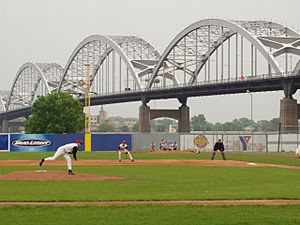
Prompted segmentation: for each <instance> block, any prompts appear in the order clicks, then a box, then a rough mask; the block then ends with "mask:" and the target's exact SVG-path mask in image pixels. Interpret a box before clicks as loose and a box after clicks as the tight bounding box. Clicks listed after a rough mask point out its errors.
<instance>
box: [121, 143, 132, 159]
mask: <svg viewBox="0 0 300 225" xmlns="http://www.w3.org/2000/svg"><path fill="white" fill-rule="evenodd" d="M122 153H124V154H126V155H128V156H129V158H130V159H131V162H134V159H133V157H132V155H131V154H130V151H129V150H128V146H127V144H126V141H125V140H122V143H121V144H119V162H121V160H122Z"/></svg>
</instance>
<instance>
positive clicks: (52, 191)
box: [0, 165, 300, 201]
mask: <svg viewBox="0 0 300 225" xmlns="http://www.w3.org/2000/svg"><path fill="white" fill-rule="evenodd" d="M37 168H38V167H37ZM16 169H17V170H24V169H30V167H17V168H16V167H5V172H6V173H7V172H9V170H12V171H14V170H16ZM31 169H32V167H31ZM51 169H59V170H64V171H65V169H66V168H65V167H51ZM1 170H2V168H0V173H1V174H2V172H3V171H1ZM74 170H75V171H76V172H78V173H89V174H96V175H101V176H121V177H125V178H126V180H122V181H4V180H2V181H0V201H112V200H132V201H133V200H210V199H215V200H218V199H224V200H229V199H300V195H299V189H297V188H296V187H300V173H299V171H297V170H288V169H279V168H259V167H255V168H233V167H193V166H170V165H165V166H99V167H88V166H78V167H76V168H74ZM70 187H71V188H70Z"/></svg>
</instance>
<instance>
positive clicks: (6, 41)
mask: <svg viewBox="0 0 300 225" xmlns="http://www.w3.org/2000/svg"><path fill="white" fill-rule="evenodd" d="M299 8H300V1H295V0H285V1H279V0H272V1H271V0H264V1H262V0H249V1H243V0H227V1H225V0H214V1H202V0H185V1H174V0H149V1H144V0H118V1H116V0H109V1H102V0H82V1H80V0H26V1H24V0H0V68H1V74H0V77H1V82H0V90H8V89H10V88H11V86H12V83H13V79H14V78H15V75H16V73H17V71H18V69H19V68H20V67H21V66H22V65H23V64H24V63H25V62H56V63H59V64H60V65H62V66H65V64H66V62H67V60H68V58H69V56H70V55H71V53H72V51H73V50H74V49H75V47H76V46H77V45H78V44H79V43H80V42H81V41H82V40H83V39H84V38H86V37H87V36H90V35H92V34H101V35H136V36H139V37H142V38H144V39H145V40H147V41H149V42H150V43H152V44H153V45H154V46H155V47H156V48H157V49H158V50H159V51H160V52H161V53H162V52H163V50H164V49H165V48H166V47H167V45H168V44H169V43H170V42H171V40H172V39H173V38H174V37H175V36H176V35H177V34H178V33H179V32H181V31H182V30H183V29H184V28H185V27H187V26H189V25H190V24H191V23H194V22H196V21H198V20H201V19H206V18H221V19H222V18H224V19H232V20H243V19H246V20H256V19H272V20H276V21H279V22H282V23H284V24H288V25H289V26H291V27H293V28H295V29H296V30H300V14H299ZM282 96H283V93H282V92H272V93H270V92H268V93H255V94H253V111H254V114H253V118H254V120H255V121H257V120H263V119H266V120H270V119H272V118H274V117H278V116H279V102H280V99H281V98H282ZM294 97H295V98H297V99H298V98H299V93H298V92H297V93H296V95H295V96H294ZM140 104H141V103H140V102H135V103H126V104H115V105H108V106H104V109H105V110H107V111H108V115H109V116H118V115H119V116H123V117H138V106H139V105H140ZM124 105H126V106H130V107H126V108H127V109H128V108H129V109H130V110H126V111H125V110H124V107H123V106H124ZM188 105H189V106H190V114H191V116H193V115H197V114H200V113H201V114H204V115H205V116H206V118H207V120H208V121H210V122H225V121H232V120H233V119H234V118H241V117H248V118H250V95H249V94H239V95H226V96H211V97H199V98H190V99H188ZM150 106H151V108H155V109H160V108H170V109H172V108H173V109H175V108H177V107H178V106H179V104H178V102H177V101H176V100H172V101H171V103H170V102H168V101H151V102H150ZM220 108H222V110H219V109H220ZM97 110H98V109H93V111H92V112H94V113H95V112H96V111H97Z"/></svg>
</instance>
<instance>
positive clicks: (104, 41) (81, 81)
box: [58, 35, 160, 94]
mask: <svg viewBox="0 0 300 225" xmlns="http://www.w3.org/2000/svg"><path fill="white" fill-rule="evenodd" d="M137 48H138V49H137ZM115 53H116V54H117V55H118V56H119V61H118V62H116V56H115ZM159 57H160V54H159V53H158V51H156V50H155V48H154V47H153V46H152V45H151V44H150V43H148V42H146V41H145V40H143V39H141V38H138V37H135V36H103V35H92V36H89V37H87V38H85V39H84V40H83V41H82V42H81V43H80V44H79V45H78V46H77V47H76V48H75V49H74V51H73V52H72V54H71V56H70V57H69V60H68V62H67V64H66V66H65V69H64V72H63V75H62V77H61V81H60V84H59V85H58V91H64V92H69V93H72V92H74V90H75V91H76V92H77V93H79V94H83V93H84V90H85V88H86V87H85V80H86V74H85V73H86V72H85V70H86V68H84V67H85V65H86V64H89V65H90V72H91V73H90V79H91V85H92V86H93V85H94V86H96V84H93V83H95V77H96V76H97V73H102V81H101V82H102V84H100V86H101V85H102V89H106V90H105V91H103V90H102V93H103V92H106V93H108V92H111V91H112V92H113V91H115V88H116V87H115V84H114V83H115V82H114V81H113V79H114V78H115V77H116V75H115V74H116V73H118V72H119V74H120V76H119V77H118V79H119V83H120V85H119V91H122V90H124V89H125V90H127V89H129V88H128V83H127V87H126V85H124V86H125V88H124V87H123V88H122V87H121V83H124V82H123V81H122V80H123V79H124V80H127V82H129V81H128V80H129V79H130V78H129V76H130V77H131V78H132V79H133V80H132V82H133V83H134V86H135V87H136V89H137V90H141V89H142V88H144V86H145V85H144V84H143V83H142V82H141V80H142V79H141V78H142V77H143V76H144V75H145V74H150V73H151V72H152V71H149V68H150V67H151V65H152V64H156V62H157V61H158V58H159ZM105 61H106V64H105V63H104V62H105ZM117 64H118V66H119V67H118V68H116V67H117V66H116V65H117ZM100 67H102V71H101V70H100ZM104 70H105V71H104ZM116 70H120V71H116ZM121 70H125V71H126V73H127V75H126V76H127V77H124V78H122V77H121ZM104 73H106V75H105V77H104V75H103V74H104ZM107 74H109V75H107ZM149 77H150V75H149ZM110 79H111V80H112V81H110ZM125 82H126V81H125ZM99 83H100V82H99ZM103 83H105V84H104V85H103ZM103 86H104V87H103ZM94 89H95V90H99V88H94ZM95 94H101V93H95Z"/></svg>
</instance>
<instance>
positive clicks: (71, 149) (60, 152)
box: [40, 140, 83, 175]
mask: <svg viewBox="0 0 300 225" xmlns="http://www.w3.org/2000/svg"><path fill="white" fill-rule="evenodd" d="M82 144H83V141H82V140H76V143H69V144H65V145H62V146H60V147H59V148H58V149H57V150H56V152H55V154H54V155H53V156H51V157H48V158H43V159H42V160H41V161H40V166H42V165H43V163H44V162H45V161H49V160H56V159H58V158H59V157H62V156H63V157H64V158H65V159H66V161H67V165H68V174H69V175H74V174H73V172H72V159H71V157H70V156H69V154H72V155H73V158H74V159H75V160H77V157H76V153H77V150H78V148H79V147H80V146H81V145H82Z"/></svg>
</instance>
